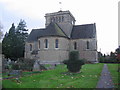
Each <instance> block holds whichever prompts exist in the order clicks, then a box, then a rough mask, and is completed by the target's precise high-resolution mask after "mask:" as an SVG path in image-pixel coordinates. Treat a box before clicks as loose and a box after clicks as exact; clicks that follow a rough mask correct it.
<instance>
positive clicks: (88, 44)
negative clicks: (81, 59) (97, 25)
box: [87, 41, 90, 49]
mask: <svg viewBox="0 0 120 90" xmlns="http://www.w3.org/2000/svg"><path fill="white" fill-rule="evenodd" d="M87 49H90V43H89V41H87Z"/></svg>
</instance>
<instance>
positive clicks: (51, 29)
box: [26, 23, 67, 42]
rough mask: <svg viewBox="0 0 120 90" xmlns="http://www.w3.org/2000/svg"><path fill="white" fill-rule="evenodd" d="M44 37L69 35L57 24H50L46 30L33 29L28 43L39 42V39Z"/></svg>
mask: <svg viewBox="0 0 120 90" xmlns="http://www.w3.org/2000/svg"><path fill="white" fill-rule="evenodd" d="M44 36H60V37H67V35H66V34H65V33H64V32H63V30H62V29H61V28H60V27H59V26H58V25H57V24H56V23H50V24H49V25H48V26H47V27H46V28H45V29H33V30H32V31H31V33H30V35H29V37H28V38H27V40H26V41H27V42H32V41H37V39H38V38H39V37H44Z"/></svg>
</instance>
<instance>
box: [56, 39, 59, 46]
mask: <svg viewBox="0 0 120 90" xmlns="http://www.w3.org/2000/svg"><path fill="white" fill-rule="evenodd" d="M58 44H59V41H58V39H56V40H55V48H58Z"/></svg>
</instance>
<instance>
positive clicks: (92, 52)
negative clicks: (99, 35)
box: [70, 38, 98, 62]
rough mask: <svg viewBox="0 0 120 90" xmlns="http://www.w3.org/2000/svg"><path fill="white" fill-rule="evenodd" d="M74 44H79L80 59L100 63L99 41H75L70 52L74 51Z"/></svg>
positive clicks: (72, 41)
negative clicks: (98, 53)
mask: <svg viewBox="0 0 120 90" xmlns="http://www.w3.org/2000/svg"><path fill="white" fill-rule="evenodd" d="M87 41H88V42H89V49H87ZM74 42H76V43H77V49H76V50H78V51H79V57H80V59H86V60H87V61H93V62H98V60H97V59H98V55H97V41H96V39H95V38H93V39H74V40H71V42H70V50H71V51H73V50H75V49H74Z"/></svg>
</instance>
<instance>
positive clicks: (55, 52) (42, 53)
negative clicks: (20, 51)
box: [25, 37, 69, 62]
mask: <svg viewBox="0 0 120 90" xmlns="http://www.w3.org/2000/svg"><path fill="white" fill-rule="evenodd" d="M45 39H48V48H45V42H44V40H45ZM56 39H58V41H59V44H58V46H59V47H58V48H55V40H56ZM38 40H40V48H38V42H33V43H26V52H25V58H35V55H31V52H32V51H30V44H32V45H33V50H34V49H38V50H39V51H38V54H37V55H36V57H37V58H38V59H39V60H40V61H43V62H60V61H63V60H66V59H68V54H69V40H68V39H67V38H64V37H42V38H39V39H38Z"/></svg>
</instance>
